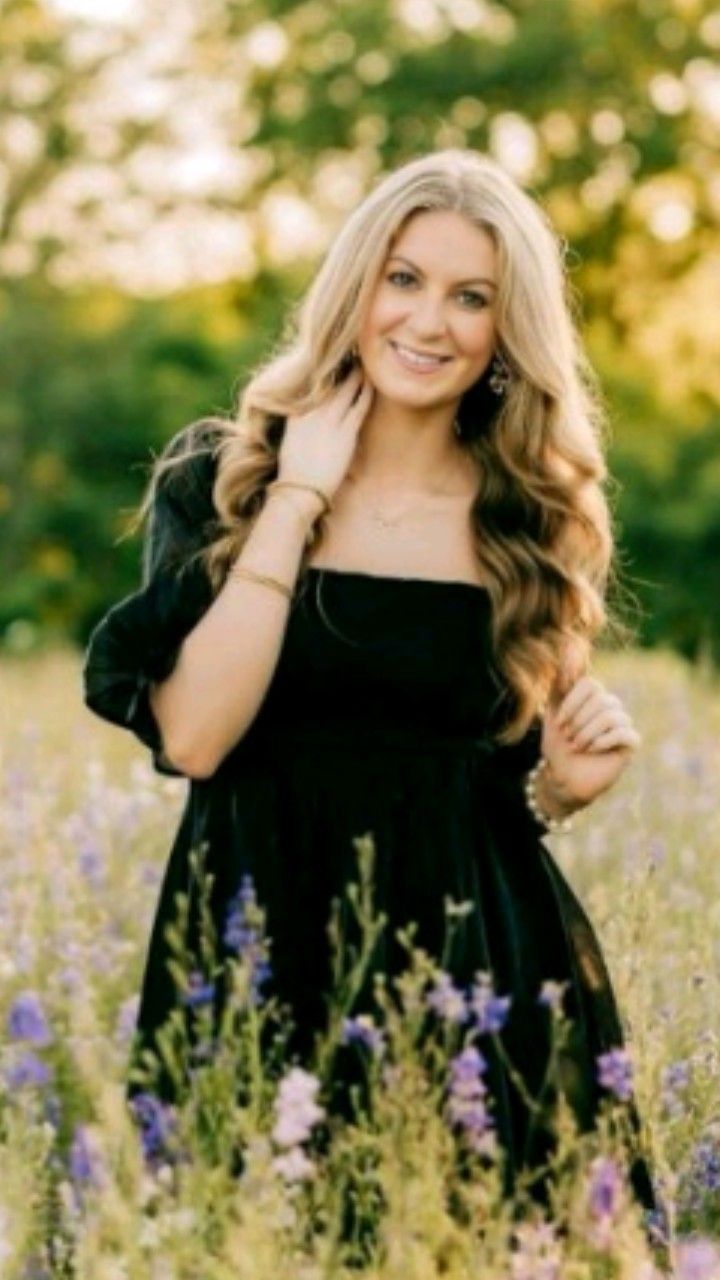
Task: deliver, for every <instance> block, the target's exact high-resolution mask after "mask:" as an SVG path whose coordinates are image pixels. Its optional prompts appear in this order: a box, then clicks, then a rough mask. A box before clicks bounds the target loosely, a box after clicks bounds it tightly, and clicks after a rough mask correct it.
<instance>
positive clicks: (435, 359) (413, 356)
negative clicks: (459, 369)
mask: <svg viewBox="0 0 720 1280" xmlns="http://www.w3.org/2000/svg"><path fill="white" fill-rule="evenodd" d="M395 349H396V350H397V351H399V352H401V354H402V355H404V356H405V357H406V358H407V359H408V360H410V361H411V362H412V363H413V364H424V365H430V364H442V363H443V358H442V357H441V356H420V355H418V354H417V352H416V351H410V349H409V348H408V347H401V346H400V343H399V342H396V343H395Z"/></svg>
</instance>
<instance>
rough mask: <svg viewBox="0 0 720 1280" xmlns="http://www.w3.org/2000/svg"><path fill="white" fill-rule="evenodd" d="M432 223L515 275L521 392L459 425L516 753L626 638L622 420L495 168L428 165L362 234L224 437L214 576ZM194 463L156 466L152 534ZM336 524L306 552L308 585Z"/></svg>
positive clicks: (406, 179) (420, 166) (353, 224)
mask: <svg viewBox="0 0 720 1280" xmlns="http://www.w3.org/2000/svg"><path fill="white" fill-rule="evenodd" d="M423 210H455V211H456V212H458V213H459V214H461V215H463V216H464V217H465V218H467V219H468V220H469V221H470V222H471V223H473V224H474V225H475V226H477V227H479V228H481V229H483V230H484V231H486V232H487V233H488V234H489V235H490V236H491V237H492V240H493V242H494V245H495V247H496V253H497V257H498V268H499V286H500V287H499V292H498V297H497V303H496V322H497V334H496V345H497V348H498V349H499V350H500V351H501V352H502V354H503V355H504V356H505V359H506V361H507V363H508V364H509V366H510V369H511V382H510V385H509V388H508V390H507V393H506V394H505V396H504V397H503V398H502V400H501V402H500V406H499V409H498V410H497V411H496V412H495V413H494V414H492V415H491V416H489V417H488V415H485V420H481V419H482V414H480V412H479V411H478V410H477V408H476V407H475V408H474V406H476V405H477V403H478V401H477V399H476V398H475V399H474V398H473V395H472V394H470V392H467V393H466V394H465V396H464V397H463V399H462V401H461V404H460V407H459V413H458V416H459V418H460V422H461V424H463V427H464V430H465V432H466V434H467V442H466V447H467V448H468V449H469V451H470V452H471V453H472V454H473V456H474V457H475V458H476V460H477V463H478V492H477V497H476V500H475V502H474V505H473V509H472V521H473V528H474V538H475V547H476V551H477V556H478V561H479V564H480V565H481V566H482V569H483V574H484V580H485V581H486V583H487V586H488V591H489V594H490V599H491V603H492V611H491V612H492V624H491V632H492V646H493V654H494V659H495V665H496V669H497V671H498V673H499V675H500V678H501V687H502V686H503V685H504V686H505V696H506V698H508V699H509V715H508V716H507V717H506V718H505V722H504V725H503V726H501V728H500V731H499V732H498V734H497V738H498V741H499V742H501V743H508V744H509V743H511V742H515V741H517V740H519V739H520V738H521V737H522V736H523V734H524V733H525V732H526V731H527V729H528V728H529V726H530V724H531V722H532V720H533V719H534V717H536V715H537V714H538V711H539V710H541V709H542V706H543V704H544V703H545V702H546V701H547V699H548V697H549V695H550V692H551V690H552V687H553V684H554V682H555V679H556V677H557V675H558V672H559V670H560V669H561V668H563V669H565V670H567V665H566V664H567V663H568V662H569V663H570V664H571V668H572V672H573V677H574V678H575V677H577V676H578V675H579V674H581V673H582V672H583V671H584V670H586V668H587V666H588V665H589V661H590V655H591V649H592V644H593V641H594V640H595V638H596V637H597V636H598V634H599V633H600V632H601V630H602V629H603V628H604V627H605V626H607V625H608V624H609V622H611V621H612V622H613V623H614V622H615V620H614V619H610V618H609V614H608V611H607V609H606V604H605V594H606V589H607V586H608V582H609V577H610V572H611V562H612V556H613V536H612V522H611V518H610V510H609V506H608V502H607V500H606V497H605V493H604V488H603V486H604V482H605V481H606V480H607V478H608V477H607V470H606V466H605V462H604V456H603V435H604V431H605V417H604V412H603V408H602V400H601V395H600V392H599V388H598V384H597V379H596V378H595V375H594V373H593V371H592V369H591V367H590V365H589V362H588V360H587V357H586V356H585V353H584V351H583V348H582V344H581V342H580V340H579V336H578V332H577V329H576V325H575V323H574V318H573V305H572V300H571V296H570V289H569V286H568V281H567V278H566V273H565V267H564V254H563V245H562V242H561V241H560V240H559V238H558V237H557V235H556V234H555V232H554V231H553V229H552V226H551V225H550V223H549V221H548V219H547V217H546V215H545V214H544V212H543V210H542V209H541V208H540V206H539V205H538V204H537V203H536V202H535V201H534V200H533V199H532V198H531V197H530V196H529V195H528V194H526V193H525V192H524V191H523V190H522V189H521V188H520V187H519V186H518V185H517V184H516V183H515V182H514V181H513V179H512V178H510V177H509V175H508V174H507V173H506V172H505V171H504V170H503V169H502V168H501V167H500V166H499V165H498V164H496V163H495V162H494V161H493V160H491V159H490V158H488V157H487V156H484V155H481V154H479V153H477V152H475V151H470V150H462V149H458V148H450V149H447V150H442V151H436V152H432V153H430V154H428V155H424V156H422V157H420V158H418V159H415V160H412V161H410V162H409V163H407V164H404V165H403V166H401V167H400V168H398V169H396V170H394V171H393V172H392V173H390V174H389V175H388V176H387V177H385V178H384V179H383V180H381V181H380V182H379V184H378V185H377V186H376V187H375V188H374V189H373V190H372V191H371V192H370V194H369V195H368V196H367V197H366V198H365V199H364V200H363V201H362V203H361V204H360V205H359V206H358V207H357V208H356V209H355V210H354V211H353V212H352V213H351V215H350V216H349V217H348V219H347V220H346V222H345V223H344V225H343V226H342V227H341V229H340V231H339V233H338V235H337V236H336V238H335V240H334V241H333V243H332V244H331V245H330V248H329V250H328V252H327V253H326V255H325V257H324V259H323V260H322V262H321V263H320V266H319V269H318V271H317V273H316V275H315V277H314V279H313V280H312V282H311V284H310V286H309V288H308V289H307V291H306V293H305V295H304V297H303V298H302V299H301V300H300V302H299V303H298V304H296V306H295V307H294V308H293V309H292V311H291V312H290V314H289V315H288V318H287V330H286V332H285V333H284V334H283V335H282V336H281V339H280V341H279V343H278V347H277V350H275V351H273V352H272V353H271V354H270V355H269V356H268V358H267V359H266V360H265V361H264V362H263V363H262V364H261V365H260V366H259V367H258V368H257V369H256V370H255V372H254V373H253V375H252V377H251V378H250V380H249V381H248V382H247V384H246V386H245V387H244V389H243V390H242V392H241V393H240V396H239V401H238V407H237V409H236V411H235V413H234V415H233V416H232V417H230V418H228V419H222V418H218V419H216V423H217V426H218V429H219V440H218V444H217V459H218V465H217V469H216V478H215V482H214V487H213V492H212V499H213V503H214V506H215V509H216V511H217V513H218V524H219V528H220V534H219V536H218V537H216V538H214V539H213V540H212V541H211V542H210V543H209V544H208V545H206V546H205V547H204V548H203V549H202V558H203V560H204V563H205V567H206V569H207V572H208V574H209V576H210V579H211V582H212V585H213V588H214V589H216V590H219V588H220V586H221V585H222V582H223V580H224V577H225V574H226V572H227V569H228V567H229V565H230V563H231V562H232V560H233V559H234V558H235V556H237V555H238V553H239V552H240V550H241V548H242V546H243V544H244V542H245V540H246V538H247V537H248V535H249V532H250V529H251V527H252V523H253V521H254V519H255V517H256V516H257V514H258V512H259V511H260V509H261V507H262V505H263V502H264V498H265V486H266V485H267V484H268V482H269V481H270V480H272V479H273V478H274V477H275V476H276V474H277V457H278V449H279V444H280V441H281V439H282V430H283V425H284V420H285V418H286V416H287V415H289V414H299V413H305V412H307V411H308V410H310V409H312V408H313V407H314V406H316V405H317V404H319V403H321V402H322V401H323V400H324V399H325V398H326V397H327V395H328V394H329V393H330V392H331V391H332V390H333V389H334V388H335V386H336V385H337V381H338V378H339V377H342V376H344V375H345V373H346V372H347V369H348V368H349V367H350V366H349V363H348V357H349V353H350V351H351V348H352V347H353V345H354V344H355V342H356V340H357V337H358V334H359V331H360V326H361V319H362V317H363V315H364V314H365V310H366V308H367V307H368V305H369V303H370V301H371V298H372V295H373V292H374V289H375V287H376V284H377V282H378V280H379V278H380V273H381V271H382V268H383V265H384V263H385V260H386V258H387V256H388V254H389V253H390V252H391V249H392V246H393V243H394V240H395V239H396V237H397V236H398V234H399V233H400V231H401V230H402V229H403V227H404V225H405V223H406V221H407V219H408V218H409V217H411V216H412V215H414V214H417V213H420V212H421V211H423ZM476 386H477V384H476ZM472 390H473V389H470V391H471V392H472ZM187 456H188V453H187V451H184V452H181V453H179V454H178V453H175V455H174V456H172V457H161V458H160V459H158V460H157V461H156V463H155V469H154V473H153V475H152V477H151V480H150V486H149V490H148V492H147V494H146V496H145V499H144V501H143V504H142V508H141V512H140V516H141V518H142V516H143V515H144V514H146V513H147V510H148V509H149V507H150V505H151V503H152V498H153V494H154V491H155V487H156V484H157V481H158V480H159V478H160V475H161V474H162V473H163V472H164V471H165V470H166V469H167V468H169V467H171V466H175V465H177V464H179V463H182V462H183V461H184V460H186V458H187ZM326 520H327V517H323V518H321V519H320V520H319V521H318V522H317V523H316V525H315V526H314V530H313V533H312V535H311V538H310V540H309V542H308V544H307V546H306V547H305V549H304V551H303V555H302V558H301V562H300V569H299V582H301V581H302V578H303V575H304V572H305V569H306V566H307V561H308V559H309V558H310V557H311V556H312V555H313V554H314V552H315V550H316V548H317V547H318V546H320V545H321V544H322V541H323V538H324V536H325V533H326V528H327V526H326Z"/></svg>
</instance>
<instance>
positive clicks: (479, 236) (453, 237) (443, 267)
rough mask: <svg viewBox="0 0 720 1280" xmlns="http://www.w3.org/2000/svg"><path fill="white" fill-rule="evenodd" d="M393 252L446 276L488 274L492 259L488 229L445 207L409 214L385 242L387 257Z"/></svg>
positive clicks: (489, 273)
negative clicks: (391, 238) (388, 242)
mask: <svg viewBox="0 0 720 1280" xmlns="http://www.w3.org/2000/svg"><path fill="white" fill-rule="evenodd" d="M396 254H399V255H400V256H402V257H407V258H410V259H412V261H413V262H415V263H416V264H417V266H419V267H420V268H421V269H422V270H423V271H427V272H428V273H429V272H431V271H432V272H433V273H434V274H437V275H439V276H442V277H446V278H447V279H448V280H454V279H461V278H464V277H469V276H474V275H479V276H482V275H490V276H492V274H493V272H494V270H495V262H496V251H495V244H494V242H493V239H492V236H491V235H490V233H489V232H488V231H486V230H485V229H484V228H483V227H478V226H476V225H475V224H474V223H472V222H470V220H469V219H468V218H465V217H463V216H462V214H459V213H456V212H455V211H454V210H446V209H432V210H422V211H420V212H418V213H416V214H413V215H412V216H411V217H410V219H409V220H408V221H407V222H406V223H405V225H404V226H403V227H401V229H400V231H399V232H398V233H397V235H396V236H395V237H394V239H393V240H392V241H391V243H390V245H389V246H388V252H387V258H388V259H390V258H391V257H393V256H394V255H396Z"/></svg>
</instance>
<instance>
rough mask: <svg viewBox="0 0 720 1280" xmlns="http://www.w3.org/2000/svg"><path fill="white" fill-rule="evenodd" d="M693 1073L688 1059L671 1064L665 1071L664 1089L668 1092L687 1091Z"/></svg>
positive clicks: (663, 1077) (681, 1059)
mask: <svg viewBox="0 0 720 1280" xmlns="http://www.w3.org/2000/svg"><path fill="white" fill-rule="evenodd" d="M691 1072H692V1066H691V1064H690V1062H689V1061H688V1059H687V1058H680V1059H678V1061H677V1062H671V1063H669V1064H668V1066H667V1067H665V1069H664V1071H663V1076H662V1084H663V1088H664V1089H668V1090H676V1089H686V1088H687V1086H688V1085H689V1083H690V1076H691Z"/></svg>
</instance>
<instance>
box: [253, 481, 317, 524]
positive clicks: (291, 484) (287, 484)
mask: <svg viewBox="0 0 720 1280" xmlns="http://www.w3.org/2000/svg"><path fill="white" fill-rule="evenodd" d="M265 488H266V491H267V492H268V493H270V492H271V491H272V490H273V489H309V490H310V492H311V493H315V494H317V496H318V498H321V499H322V503H323V509H322V511H321V512H320V515H321V516H323V515H325V512H326V511H329V510H330V508H331V506H332V503H331V502H330V499H329V498H328V496H327V494H326V493H324V492H323V490H322V489H318V488H317V486H316V485H314V484H302V483H301V481H299V480H271V482H270V484H268V485H266V486H265Z"/></svg>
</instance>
